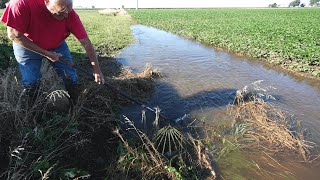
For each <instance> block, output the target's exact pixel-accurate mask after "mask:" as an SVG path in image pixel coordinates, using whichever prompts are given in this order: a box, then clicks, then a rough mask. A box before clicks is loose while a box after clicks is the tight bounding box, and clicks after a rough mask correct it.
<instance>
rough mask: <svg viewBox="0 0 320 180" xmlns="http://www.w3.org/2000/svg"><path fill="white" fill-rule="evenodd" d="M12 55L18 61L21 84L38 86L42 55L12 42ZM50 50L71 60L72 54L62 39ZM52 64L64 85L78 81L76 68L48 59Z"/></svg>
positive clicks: (74, 83)
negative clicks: (56, 46)
mask: <svg viewBox="0 0 320 180" xmlns="http://www.w3.org/2000/svg"><path fill="white" fill-rule="evenodd" d="M13 50H14V55H15V57H16V59H17V62H18V63H19V70H20V73H21V76H22V84H23V86H25V87H29V88H32V87H35V86H38V85H39V83H40V81H41V77H42V76H41V72H40V68H41V64H42V59H43V58H44V57H43V56H41V55H39V54H37V53H35V52H32V51H30V50H28V49H25V48H23V47H21V46H20V45H18V44H16V43H13ZM50 51H53V52H56V53H60V54H62V55H63V57H64V59H66V60H69V61H70V62H72V56H71V53H70V50H69V48H68V45H67V43H66V42H65V41H64V42H63V43H62V44H61V45H60V46H59V47H58V48H56V49H52V50H50ZM49 62H50V64H51V65H52V66H53V68H54V69H55V71H56V72H57V74H58V76H59V77H60V78H62V80H63V82H64V84H65V85H76V84H77V82H78V76H77V73H76V70H75V69H74V68H72V67H69V66H68V65H67V64H65V63H63V62H52V61H49Z"/></svg>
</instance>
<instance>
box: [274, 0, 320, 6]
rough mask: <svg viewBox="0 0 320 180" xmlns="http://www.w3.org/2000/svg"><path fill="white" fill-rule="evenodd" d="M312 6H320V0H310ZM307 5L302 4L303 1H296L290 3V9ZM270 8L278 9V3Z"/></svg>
mask: <svg viewBox="0 0 320 180" xmlns="http://www.w3.org/2000/svg"><path fill="white" fill-rule="evenodd" d="M309 5H310V6H320V0H310V1H309ZM305 6H306V4H305V3H301V0H294V1H292V2H290V4H289V7H305ZM268 7H270V8H277V7H279V5H278V4H277V3H273V4H269V6H268Z"/></svg>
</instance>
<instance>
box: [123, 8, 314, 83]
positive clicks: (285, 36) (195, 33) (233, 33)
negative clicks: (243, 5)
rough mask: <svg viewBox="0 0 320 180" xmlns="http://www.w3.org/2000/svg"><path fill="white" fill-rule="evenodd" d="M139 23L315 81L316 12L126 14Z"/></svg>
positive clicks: (167, 11)
mask: <svg viewBox="0 0 320 180" xmlns="http://www.w3.org/2000/svg"><path fill="white" fill-rule="evenodd" d="M129 12H130V14H131V15H132V17H133V18H135V19H136V20H137V21H138V22H139V23H141V24H144V25H148V26H153V27H157V28H160V29H163V30H166V31H170V32H173V33H175V34H178V35H181V36H184V37H186V38H191V39H195V40H197V41H199V42H201V43H203V44H206V45H210V46H213V47H216V48H222V49H225V50H227V51H229V52H233V53H236V54H241V55H246V56H250V57H254V58H263V59H267V60H268V61H270V62H272V63H276V64H281V65H282V66H283V67H285V68H288V69H293V70H295V71H300V72H307V73H309V74H312V75H313V76H318V77H320V68H319V65H320V62H319V59H320V23H319V19H320V9H316V8H314V9H312V8H305V9H303V8H297V9H294V8H290V9H289V8H286V9H282V8H279V9H153V10H143V9H142V10H138V11H136V10H131V11H129Z"/></svg>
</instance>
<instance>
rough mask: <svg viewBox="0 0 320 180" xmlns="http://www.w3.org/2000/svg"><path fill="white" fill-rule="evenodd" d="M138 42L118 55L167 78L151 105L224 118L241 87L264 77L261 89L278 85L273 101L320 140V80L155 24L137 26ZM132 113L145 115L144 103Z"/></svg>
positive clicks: (137, 67)
mask: <svg viewBox="0 0 320 180" xmlns="http://www.w3.org/2000/svg"><path fill="white" fill-rule="evenodd" d="M132 31H133V34H134V36H135V38H136V43H134V44H132V45H131V46H129V47H128V48H126V49H124V50H123V51H122V53H121V54H120V55H119V56H118V59H119V61H120V62H121V63H123V64H124V65H128V66H130V67H131V68H133V69H134V70H135V71H137V72H138V71H141V70H142V69H143V68H144V66H145V64H147V63H151V64H152V65H153V67H154V68H157V69H159V70H160V72H161V73H162V74H163V75H164V76H165V77H164V78H162V79H161V80H159V81H158V82H157V86H156V90H155V92H154V94H153V96H152V97H151V98H150V99H149V100H148V102H150V106H152V107H154V106H159V107H160V108H161V109H162V113H163V114H165V115H166V116H168V117H180V116H182V115H184V114H192V116H193V117H195V118H197V119H202V120H206V121H216V120H221V119H223V118H224V117H225V113H226V112H225V108H226V106H227V105H228V104H230V103H232V101H233V98H234V95H235V92H236V90H238V89H242V88H243V87H244V86H247V85H250V84H251V83H253V82H255V81H258V80H263V81H262V82H261V84H260V86H261V87H264V88H266V87H269V86H272V87H274V88H276V89H270V90H268V94H270V95H272V96H273V97H275V98H276V100H269V102H271V103H273V104H274V105H276V106H278V107H280V108H281V109H283V110H286V111H288V112H289V113H291V114H294V115H295V117H296V118H298V119H300V120H302V124H303V126H305V127H306V128H307V129H308V131H307V132H308V133H307V136H308V138H309V139H310V140H313V141H317V142H319V139H320V134H319V131H318V130H319V129H320V89H319V87H320V86H319V82H317V81H313V82H312V81H309V80H305V79H301V78H300V79H297V78H295V77H294V76H291V75H289V74H288V73H285V72H281V71H279V70H276V69H275V68H269V67H268V66H266V65H264V64H263V63H260V62H258V61H256V60H255V61H252V60H249V59H246V58H244V57H238V56H235V55H232V54H229V53H226V52H224V51H218V50H215V49H213V48H209V47H206V46H203V45H201V44H199V43H197V42H193V41H190V40H186V39H184V38H181V37H179V36H176V35H173V34H171V33H168V32H164V31H161V30H158V29H155V28H151V27H146V26H142V25H135V26H133V27H132ZM128 110H130V112H131V114H128V117H130V116H136V117H137V116H139V115H138V114H140V110H141V109H140V108H139V107H128V109H126V110H125V111H124V112H128Z"/></svg>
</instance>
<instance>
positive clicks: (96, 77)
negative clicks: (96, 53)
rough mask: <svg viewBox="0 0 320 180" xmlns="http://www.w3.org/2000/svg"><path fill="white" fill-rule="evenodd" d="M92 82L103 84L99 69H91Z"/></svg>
mask: <svg viewBox="0 0 320 180" xmlns="http://www.w3.org/2000/svg"><path fill="white" fill-rule="evenodd" d="M93 75H94V81H95V82H96V83H98V84H104V83H105V81H104V76H103V74H102V72H101V70H100V68H99V67H95V66H94V67H93Z"/></svg>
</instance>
